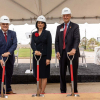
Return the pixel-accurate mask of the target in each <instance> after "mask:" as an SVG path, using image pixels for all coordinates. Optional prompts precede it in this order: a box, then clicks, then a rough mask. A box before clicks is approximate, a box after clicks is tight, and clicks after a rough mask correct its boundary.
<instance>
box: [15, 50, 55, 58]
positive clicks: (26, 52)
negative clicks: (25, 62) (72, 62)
mask: <svg viewBox="0 0 100 100" xmlns="http://www.w3.org/2000/svg"><path fill="white" fill-rule="evenodd" d="M31 52H33V51H31ZM16 53H17V51H15V54H16ZM18 57H19V58H29V57H30V49H27V48H21V49H19V56H18ZM52 57H55V49H52Z"/></svg>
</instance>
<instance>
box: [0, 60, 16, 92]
mask: <svg viewBox="0 0 100 100" xmlns="http://www.w3.org/2000/svg"><path fill="white" fill-rule="evenodd" d="M13 60H14V59H12V62H14V61H13ZM12 62H11V59H8V61H7V62H6V66H5V70H6V76H5V77H6V92H9V91H12V89H11V81H12V74H13V68H14V63H12ZM1 82H2V67H1V65H0V93H1Z"/></svg>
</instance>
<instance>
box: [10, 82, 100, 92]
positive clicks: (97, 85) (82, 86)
mask: <svg viewBox="0 0 100 100" xmlns="http://www.w3.org/2000/svg"><path fill="white" fill-rule="evenodd" d="M66 85H67V93H70V92H71V84H70V83H67V84H66ZM12 89H13V91H14V92H16V93H18V94H24V93H25V94H30V93H36V90H37V85H36V84H12ZM78 92H79V93H98V92H100V82H94V83H78ZM45 93H60V83H48V84H47V86H46V90H45Z"/></svg>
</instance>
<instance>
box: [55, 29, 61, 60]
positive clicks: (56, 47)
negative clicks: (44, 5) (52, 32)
mask: <svg viewBox="0 0 100 100" xmlns="http://www.w3.org/2000/svg"><path fill="white" fill-rule="evenodd" d="M55 52H56V54H57V55H56V56H57V58H58V60H60V53H59V36H58V27H57V30H56V38H55Z"/></svg>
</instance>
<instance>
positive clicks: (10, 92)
mask: <svg viewBox="0 0 100 100" xmlns="http://www.w3.org/2000/svg"><path fill="white" fill-rule="evenodd" d="M6 94H16V93H14V92H13V91H9V92H7V93H6Z"/></svg>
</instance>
